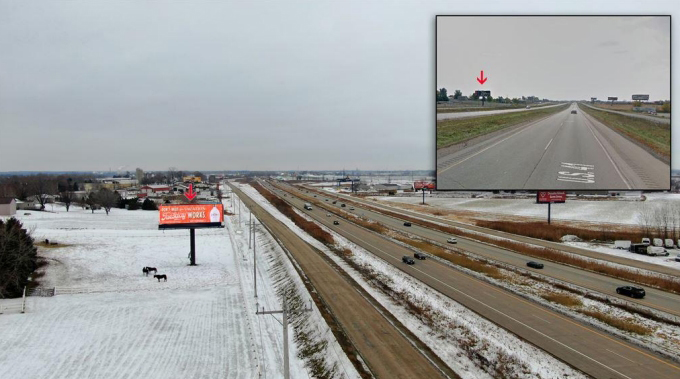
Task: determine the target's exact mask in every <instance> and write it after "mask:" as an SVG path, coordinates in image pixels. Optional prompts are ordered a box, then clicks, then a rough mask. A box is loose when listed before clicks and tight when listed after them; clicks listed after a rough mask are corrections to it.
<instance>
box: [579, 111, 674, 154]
mask: <svg viewBox="0 0 680 379" xmlns="http://www.w3.org/2000/svg"><path fill="white" fill-rule="evenodd" d="M579 108H581V110H582V111H584V112H586V113H587V114H589V115H591V116H593V117H594V118H595V119H597V121H599V122H601V123H603V124H605V125H607V126H608V127H610V128H612V129H614V130H616V131H617V132H619V133H621V134H623V135H625V136H627V137H629V138H631V139H632V140H634V141H636V142H637V143H638V144H639V145H642V146H643V147H644V148H646V149H647V150H651V151H652V152H653V153H654V154H655V155H656V156H657V157H659V158H661V159H663V160H664V161H666V162H670V158H671V125H670V124H664V123H660V122H654V121H652V120H647V119H644V118H638V117H630V116H625V115H622V114H616V113H611V112H606V111H600V110H596V109H592V108H589V107H587V106H580V105H579Z"/></svg>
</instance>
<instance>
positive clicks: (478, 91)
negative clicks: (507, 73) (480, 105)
mask: <svg viewBox="0 0 680 379" xmlns="http://www.w3.org/2000/svg"><path fill="white" fill-rule="evenodd" d="M475 94H476V95H477V96H479V97H482V96H484V97H489V96H491V91H485V90H477V91H475Z"/></svg>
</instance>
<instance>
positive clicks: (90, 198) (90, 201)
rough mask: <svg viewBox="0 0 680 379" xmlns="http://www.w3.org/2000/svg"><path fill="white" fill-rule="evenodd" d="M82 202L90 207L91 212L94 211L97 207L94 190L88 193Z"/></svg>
mask: <svg viewBox="0 0 680 379" xmlns="http://www.w3.org/2000/svg"><path fill="white" fill-rule="evenodd" d="M83 203H84V204H86V205H87V206H88V207H90V210H92V213H94V210H95V208H97V205H99V203H98V199H97V194H96V193H94V192H90V193H88V194H87V197H85V200H84V201H83Z"/></svg>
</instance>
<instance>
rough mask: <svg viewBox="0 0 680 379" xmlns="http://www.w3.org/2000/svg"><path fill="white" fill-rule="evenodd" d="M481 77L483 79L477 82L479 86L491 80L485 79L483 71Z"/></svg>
mask: <svg viewBox="0 0 680 379" xmlns="http://www.w3.org/2000/svg"><path fill="white" fill-rule="evenodd" d="M480 76H481V79H480V78H477V81H478V82H479V84H484V82H486V80H487V79H489V78H485V77H484V70H482V73H481V75H480Z"/></svg>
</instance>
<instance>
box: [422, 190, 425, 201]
mask: <svg viewBox="0 0 680 379" xmlns="http://www.w3.org/2000/svg"><path fill="white" fill-rule="evenodd" d="M422 189H423V205H425V187H423V188H422Z"/></svg>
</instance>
